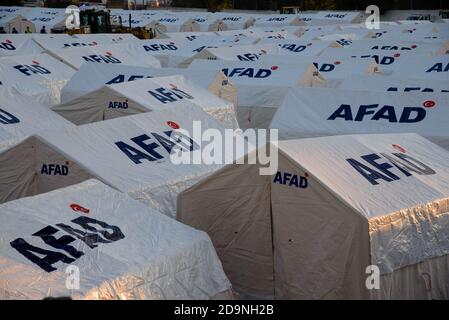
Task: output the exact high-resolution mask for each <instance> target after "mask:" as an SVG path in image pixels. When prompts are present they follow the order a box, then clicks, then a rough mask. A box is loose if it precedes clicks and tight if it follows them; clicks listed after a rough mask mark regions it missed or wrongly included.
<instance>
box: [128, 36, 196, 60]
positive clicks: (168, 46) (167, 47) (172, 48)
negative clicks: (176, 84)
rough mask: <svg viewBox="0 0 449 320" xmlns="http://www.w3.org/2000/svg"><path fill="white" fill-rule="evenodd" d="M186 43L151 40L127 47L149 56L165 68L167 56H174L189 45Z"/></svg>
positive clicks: (170, 40) (172, 40) (169, 40)
mask: <svg viewBox="0 0 449 320" xmlns="http://www.w3.org/2000/svg"><path fill="white" fill-rule="evenodd" d="M187 42H188V41H187V40H184V39H179V40H174V39H151V40H140V41H139V42H136V43H132V44H128V47H132V50H137V51H138V52H140V54H142V55H144V56H147V55H150V56H152V57H155V58H157V59H158V60H159V61H160V63H161V66H162V67H167V65H168V55H169V54H174V55H176V54H177V53H178V52H179V51H180V50H181V49H182V48H183V47H184V46H185V45H188V44H189V43H187Z"/></svg>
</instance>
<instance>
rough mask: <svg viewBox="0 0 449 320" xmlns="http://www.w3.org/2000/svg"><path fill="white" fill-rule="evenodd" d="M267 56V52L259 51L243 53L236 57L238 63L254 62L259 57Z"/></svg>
mask: <svg viewBox="0 0 449 320" xmlns="http://www.w3.org/2000/svg"><path fill="white" fill-rule="evenodd" d="M265 54H267V51H266V50H264V49H261V50H260V52H257V53H244V54H239V55H237V59H239V60H240V61H256V60H257V59H259V58H260V57H261V56H263V55H265Z"/></svg>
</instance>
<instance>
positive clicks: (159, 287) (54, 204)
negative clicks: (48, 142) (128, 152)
mask: <svg viewBox="0 0 449 320" xmlns="http://www.w3.org/2000/svg"><path fill="white" fill-rule="evenodd" d="M0 211H1V212H2V214H1V215H0V231H1V234H2V241H0V256H1V258H0V260H1V265H2V270H3V271H4V272H2V273H1V274H0V298H2V299H42V298H45V297H46V296H47V295H49V296H52V297H60V296H70V297H72V298H73V299H210V298H212V297H213V296H215V295H217V294H218V293H221V292H223V291H226V290H228V289H229V288H230V283H229V281H228V280H227V278H226V276H225V274H224V272H223V270H222V267H221V263H220V262H219V260H218V258H217V256H216V253H215V250H214V248H213V246H212V243H211V241H210V240H209V238H208V236H207V235H206V233H204V232H200V231H196V230H194V229H193V228H190V227H188V226H186V225H183V224H181V223H179V222H177V221H176V220H174V219H171V218H168V217H165V216H164V215H162V214H160V213H158V212H157V211H155V210H152V209H149V208H148V207H146V206H145V205H144V204H142V203H140V202H138V201H135V200H133V199H131V198H130V197H129V196H127V195H126V194H123V193H121V192H118V191H116V190H114V189H111V188H110V187H108V186H106V185H104V184H102V183H101V182H99V181H97V180H88V181H86V182H83V183H81V184H78V185H74V186H70V187H67V188H62V189H59V190H56V191H52V192H49V193H46V194H42V195H38V196H34V197H28V198H22V199H19V200H15V201H11V202H8V203H5V204H2V205H0ZM86 211H87V212H86ZM84 223H89V228H90V229H89V230H90V232H92V233H93V234H97V235H98V237H99V238H98V239H102V240H103V242H102V243H100V242H99V241H98V240H97V241H98V242H96V243H92V242H90V245H87V244H86V243H85V242H83V241H82V240H80V239H79V238H76V237H73V234H70V233H68V232H67V231H65V230H64V229H63V228H62V227H61V225H62V224H64V225H65V226H66V227H67V228H69V227H70V228H72V229H82V230H83V229H84V228H83V224H84ZM80 226H81V227H80ZM43 228H47V230H48V229H51V230H55V232H57V233H58V235H59V236H65V237H67V238H69V239H70V238H72V239H73V241H72V242H73V243H72V244H71V245H73V247H74V248H76V251H78V252H80V253H81V254H82V255H81V256H79V254H77V255H76V256H75V255H72V254H73V251H72V252H70V253H69V252H67V251H64V250H61V249H60V250H56V249H55V248H53V247H51V246H50V245H48V244H46V243H45V242H44V241H43V240H42V239H41V238H40V237H39V236H37V235H36V234H35V233H36V232H38V231H39V230H41V229H43ZM100 230H101V231H100ZM100 232H101V234H100ZM106 234H108V237H107V239H103V238H102V237H105V235H106ZM58 235H55V236H56V237H58ZM16 239H23V240H22V242H21V244H22V245H23V243H28V244H30V245H32V246H34V247H35V248H40V249H44V250H49V251H53V252H58V253H60V254H64V255H65V256H66V258H67V260H69V261H70V262H68V261H66V262H65V263H64V262H62V261H61V260H59V261H56V262H54V263H51V264H47V265H46V268H48V270H51V271H46V270H44V269H43V268H41V267H40V266H39V265H38V264H37V263H36V262H32V261H30V260H29V259H27V258H26V256H24V255H22V254H21V253H20V252H18V250H17V249H16V248H15V247H13V246H12V245H11V244H10V243H11V242H14V241H15V240H16ZM95 239H97V238H95ZM17 248H23V246H22V247H20V243H19V244H18V245H17ZM28 253H30V254H32V255H34V256H35V257H36V258H37V259H39V258H42V257H41V256H37V255H35V253H33V252H32V251H28ZM199 262H200V263H199ZM69 266H72V268H73V267H78V268H79V273H80V275H81V277H80V285H79V290H73V289H70V288H67V285H66V279H67V270H68V269H67V267H69ZM136 278H138V279H139V280H141V281H142V283H141V284H139V285H137V286H136V282H135V281H136Z"/></svg>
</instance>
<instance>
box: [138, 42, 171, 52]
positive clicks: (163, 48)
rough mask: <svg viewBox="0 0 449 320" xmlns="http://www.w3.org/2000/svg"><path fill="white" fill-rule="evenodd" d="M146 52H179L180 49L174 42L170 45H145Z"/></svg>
mask: <svg viewBox="0 0 449 320" xmlns="http://www.w3.org/2000/svg"><path fill="white" fill-rule="evenodd" d="M143 48H144V50H145V51H147V52H148V51H152V52H155V51H176V50H178V47H177V46H175V44H174V42H170V43H168V44H158V43H155V44H151V45H144V46H143Z"/></svg>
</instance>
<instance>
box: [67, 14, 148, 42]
mask: <svg viewBox="0 0 449 320" xmlns="http://www.w3.org/2000/svg"><path fill="white" fill-rule="evenodd" d="M130 18H131V17H130ZM130 21H131V19H130ZM66 32H67V33H69V34H71V35H73V34H88V33H132V34H134V35H135V36H136V37H138V38H139V39H152V38H153V37H154V35H153V33H152V32H151V30H146V29H145V28H140V27H134V28H133V27H131V26H124V25H123V24H122V18H121V16H115V15H111V13H110V12H109V10H105V9H86V10H82V11H80V28H79V29H71V30H68V31H66Z"/></svg>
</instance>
